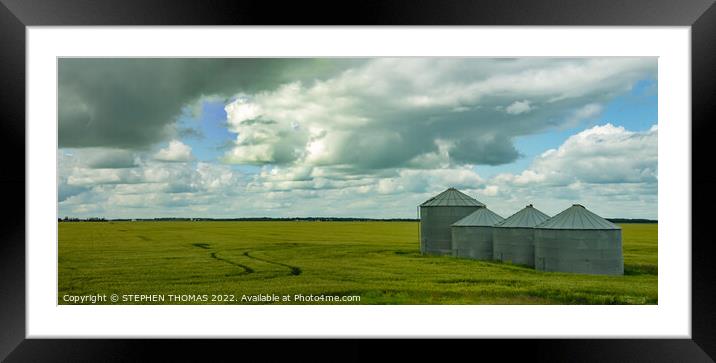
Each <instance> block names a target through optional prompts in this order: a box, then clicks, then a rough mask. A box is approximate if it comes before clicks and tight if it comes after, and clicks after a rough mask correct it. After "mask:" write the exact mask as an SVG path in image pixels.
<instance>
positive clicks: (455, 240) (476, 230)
mask: <svg viewBox="0 0 716 363" xmlns="http://www.w3.org/2000/svg"><path fill="white" fill-rule="evenodd" d="M452 252H453V256H455V257H463V258H473V259H476V260H491V259H492V227H486V226H481V227H476V226H453V227H452Z"/></svg>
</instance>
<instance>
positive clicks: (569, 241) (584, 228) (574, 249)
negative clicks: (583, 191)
mask: <svg viewBox="0 0 716 363" xmlns="http://www.w3.org/2000/svg"><path fill="white" fill-rule="evenodd" d="M535 263H536V266H535V267H536V268H537V270H540V271H560V272H577V273H585V274H598V275H623V274H624V257H623V255H622V229H621V227H619V226H617V225H616V224H614V223H612V222H609V221H608V220H606V219H604V218H602V217H600V216H598V215H596V214H594V213H592V212H590V211H588V210H587V209H586V208H584V207H583V206H582V205H579V204H575V205H573V206H571V207H569V208H567V209H566V210H564V211H563V212H561V213H559V214H557V215H556V216H554V217H553V218H551V219H549V220H548V221H546V222H544V223H542V224H540V225H539V226H537V227H535Z"/></svg>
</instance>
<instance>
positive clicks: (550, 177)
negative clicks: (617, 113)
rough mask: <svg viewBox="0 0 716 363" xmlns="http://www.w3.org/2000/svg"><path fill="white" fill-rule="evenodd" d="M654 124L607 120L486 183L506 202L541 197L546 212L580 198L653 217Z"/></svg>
mask: <svg viewBox="0 0 716 363" xmlns="http://www.w3.org/2000/svg"><path fill="white" fill-rule="evenodd" d="M657 140H658V127H657V125H654V126H652V127H651V128H650V129H649V130H646V131H641V132H635V131H629V130H626V129H625V128H624V127H621V126H614V125H612V124H610V123H607V124H604V125H599V126H594V127H592V128H589V129H587V130H584V131H582V132H580V133H578V134H576V135H573V136H571V137H569V138H568V139H567V140H566V141H565V142H564V143H563V144H562V145H560V146H559V147H558V148H555V149H550V150H547V151H545V152H544V153H542V154H541V155H540V156H538V157H537V158H535V160H534V161H533V162H532V164H531V165H530V166H529V167H528V168H527V169H525V170H524V171H522V172H520V173H517V174H511V173H503V174H499V175H497V176H495V177H493V178H491V179H490V180H488V181H486V184H487V185H489V186H495V187H498V188H499V189H498V191H499V192H497V193H495V194H494V196H496V197H497V198H496V199H495V200H500V203H501V204H503V205H504V203H505V202H508V203H509V202H511V201H514V202H522V203H526V202H532V201H534V202H535V203H536V201H540V203H541V204H543V205H545V206H546V207H545V212H547V211H549V212H551V213H555V212H559V211H561V210H562V209H564V208H566V207H567V206H569V205H570V204H571V203H576V202H581V203H584V204H585V205H587V206H588V207H590V208H593V210H594V211H595V212H598V213H599V214H603V215H606V216H610V217H619V216H625V215H632V216H634V215H636V216H641V217H647V218H656V212H657V211H656V199H657V189H658V147H657Z"/></svg>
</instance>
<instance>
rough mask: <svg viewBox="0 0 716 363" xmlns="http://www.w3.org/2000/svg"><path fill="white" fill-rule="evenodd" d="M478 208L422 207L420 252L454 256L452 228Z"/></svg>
mask: <svg viewBox="0 0 716 363" xmlns="http://www.w3.org/2000/svg"><path fill="white" fill-rule="evenodd" d="M477 208H480V207H478V206H452V207H448V206H444V207H420V252H421V253H424V254H428V255H452V233H451V230H450V226H451V225H452V224H453V223H455V222H457V221H459V220H460V219H462V218H464V217H465V216H467V215H469V214H470V213H472V212H474V211H475V210H477Z"/></svg>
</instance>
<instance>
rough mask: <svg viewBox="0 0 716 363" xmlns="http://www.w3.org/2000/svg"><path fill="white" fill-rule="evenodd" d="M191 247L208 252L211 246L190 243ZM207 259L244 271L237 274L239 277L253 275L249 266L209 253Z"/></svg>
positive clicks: (252, 270)
mask: <svg viewBox="0 0 716 363" xmlns="http://www.w3.org/2000/svg"><path fill="white" fill-rule="evenodd" d="M191 245H192V246H194V247H197V248H201V249H204V250H210V251H211V245H210V244H208V243H192V244H191ZM209 257H211V258H213V259H215V260H217V261H221V262H225V263H228V264H229V265H232V266H236V267H240V268H242V269H243V270H244V272H241V273H239V275H245V274H251V273H254V272H255V271H254V269H253V268H251V267H249V266H246V265H243V264H240V263H238V262H234V261H231V260H227V259H225V258H223V257H219V256H218V255H217V254H216V252H211V253H209Z"/></svg>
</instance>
